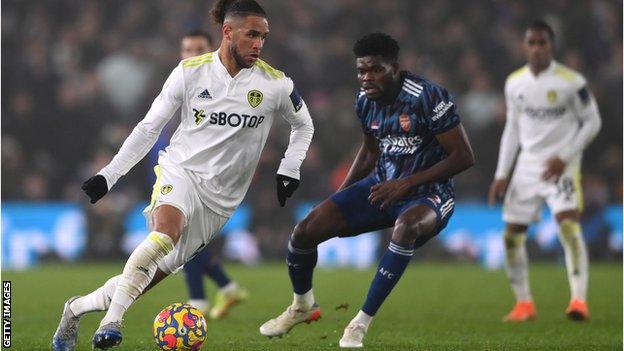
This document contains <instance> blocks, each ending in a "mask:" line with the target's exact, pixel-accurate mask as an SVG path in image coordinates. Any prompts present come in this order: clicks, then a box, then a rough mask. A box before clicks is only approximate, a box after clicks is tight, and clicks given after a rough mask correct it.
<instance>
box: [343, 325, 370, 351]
mask: <svg viewBox="0 0 624 351" xmlns="http://www.w3.org/2000/svg"><path fill="white" fill-rule="evenodd" d="M367 330H368V328H367V327H366V326H365V325H364V324H362V323H358V322H354V321H351V323H349V325H347V327H346V328H345V330H344V334H342V339H340V342H338V345H340V347H342V348H359V347H363V346H364V345H363V344H362V340H364V335H366V331H367Z"/></svg>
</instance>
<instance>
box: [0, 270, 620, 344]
mask: <svg viewBox="0 0 624 351" xmlns="http://www.w3.org/2000/svg"><path fill="white" fill-rule="evenodd" d="M122 266H123V264H122V263H121V262H119V263H114V264H110V263H109V264H86V263H76V264H72V265H45V266H42V267H39V268H36V269H33V270H30V271H26V272H3V275H2V279H3V280H11V281H12V283H13V286H12V290H13V291H12V293H13V296H12V313H13V315H12V318H11V320H12V328H13V334H12V341H13V346H12V349H13V350H49V347H50V346H49V345H50V340H51V336H52V334H53V333H54V330H55V328H56V325H57V323H58V320H59V317H60V313H61V310H62V307H63V303H64V301H65V300H66V299H67V298H69V297H70V296H73V295H77V294H85V293H88V292H90V291H92V290H93V289H95V288H97V287H99V286H100V285H101V284H102V283H103V282H104V281H105V280H106V279H107V278H108V277H110V276H112V275H114V274H117V273H118V272H120V271H121V269H122ZM227 269H228V272H229V273H230V274H231V276H232V277H233V278H235V279H236V280H238V281H239V282H240V283H241V284H242V285H244V286H245V287H247V288H248V289H249V290H250V292H251V298H250V300H249V301H247V302H246V303H244V304H242V305H240V306H237V307H235V308H234V309H233V311H232V313H231V314H230V316H228V317H227V318H226V319H224V320H221V321H209V322H208V339H207V341H206V343H205V344H204V347H203V348H202V350H298V351H299V350H336V349H338V346H337V345H338V340H339V339H340V336H341V335H342V330H343V328H344V327H345V326H346V324H347V323H348V322H349V320H350V319H351V318H352V317H353V316H354V315H355V313H356V312H357V311H358V309H359V308H360V306H361V304H362V302H363V300H364V297H365V295H366V291H367V289H368V285H369V283H370V281H371V278H372V275H373V272H374V270H373V269H370V270H366V271H358V270H350V269H336V270H324V269H317V271H316V272H315V279H314V281H315V295H316V298H317V301H318V302H319V304H320V305H321V308H322V309H323V318H321V320H320V321H319V322H317V323H312V324H310V325H306V324H303V325H301V326H298V327H295V328H294V329H293V330H292V331H291V332H290V334H288V335H287V336H285V337H284V338H282V339H276V338H274V339H271V340H269V339H267V338H265V337H262V336H261V335H260V334H259V332H258V327H259V326H260V325H261V324H262V323H263V322H264V321H266V320H267V319H268V318H272V317H274V316H276V315H277V314H279V313H281V312H282V311H283V310H284V308H285V307H286V306H287V305H288V304H289V303H290V301H291V298H292V293H291V290H290V283H289V280H288V274H287V271H286V266H285V265H280V264H269V265H261V266H259V267H243V266H237V265H230V266H227ZM530 277H531V283H532V288H533V295H534V298H535V300H536V304H537V311H538V318H537V320H536V321H533V322H530V323H524V324H505V323H501V317H502V316H503V315H504V314H505V313H506V312H508V310H509V309H510V308H511V307H512V304H513V298H512V293H511V290H510V288H509V286H508V283H507V279H506V277H505V275H504V273H503V272H502V271H497V272H487V271H484V270H483V269H482V268H480V267H478V266H476V265H467V264H436V263H421V262H414V263H413V264H412V265H410V267H409V268H408V269H407V271H406V273H405V274H404V275H403V278H402V280H401V281H400V282H399V284H398V285H397V287H396V288H395V289H394V291H393V293H392V294H391V295H390V297H389V298H388V300H386V303H385V304H384V305H383V306H382V308H381V310H380V312H379V313H378V314H377V316H376V317H375V320H374V321H373V324H372V325H371V328H370V329H369V332H368V335H367V337H366V339H365V349H367V350H621V348H622V266H621V265H620V264H593V265H592V266H591V274H590V284H589V286H590V289H589V306H590V312H591V315H592V319H591V321H589V322H585V323H578V322H571V321H568V320H567V319H566V318H565V315H564V309H565V308H566V306H567V303H568V298H569V289H568V283H567V280H566V276H565V269H564V267H563V266H560V265H554V264H551V265H544V264H533V265H532V266H531V271H530ZM206 286H207V288H208V289H207V291H208V292H209V293H210V295H212V294H213V293H214V291H215V288H214V286H213V285H212V283H208V282H206ZM186 300H187V291H186V286H185V284H184V282H183V276H182V275H181V274H179V275H177V276H172V277H170V278H168V279H167V280H165V281H164V282H163V283H161V284H160V285H159V286H157V287H156V288H154V289H153V290H152V291H150V292H149V293H148V294H147V295H146V296H144V297H142V298H141V299H139V300H138V301H137V302H136V303H135V304H134V305H133V306H132V307H131V308H130V310H129V312H128V313H127V314H126V318H125V327H124V329H123V331H124V341H123V343H122V344H121V346H120V348H119V350H157V348H156V346H155V344H154V342H153V340H152V336H151V326H152V321H153V319H154V317H155V315H156V314H157V313H158V312H159V311H160V310H161V309H162V308H163V307H164V306H166V305H168V304H170V303H173V302H184V301H186ZM343 304H348V309H347V310H345V309H344V308H338V309H337V308H336V307H337V306H340V305H343ZM102 316H103V313H93V314H90V315H87V316H85V317H84V318H83V320H82V322H81V328H80V336H79V341H80V342H79V347H78V350H90V349H91V345H90V340H91V336H92V333H93V332H94V331H95V329H96V327H97V325H98V323H99V321H100V319H101V318H102Z"/></svg>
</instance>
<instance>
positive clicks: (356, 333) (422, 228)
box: [339, 204, 438, 347]
mask: <svg viewBox="0 0 624 351" xmlns="http://www.w3.org/2000/svg"><path fill="white" fill-rule="evenodd" d="M437 233H438V213H437V212H436V211H435V210H434V209H433V208H431V207H430V206H427V205H424V204H417V205H414V206H412V207H410V208H408V209H407V210H405V211H404V212H403V213H402V214H401V215H400V216H399V217H398V218H397V220H396V223H395V226H394V231H393V232H392V239H391V241H390V244H389V245H388V249H386V252H385V253H384V254H383V256H382V257H381V260H380V261H379V266H378V267H377V272H376V274H375V277H374V278H373V281H372V283H371V285H370V288H369V290H368V295H367V297H366V300H365V302H364V305H363V306H362V308H361V310H360V311H359V312H358V314H357V315H356V316H355V318H353V319H352V320H351V322H350V323H349V325H348V326H347V327H346V328H345V331H344V334H343V336H342V339H340V343H339V344H340V347H362V340H363V338H364V335H365V334H366V332H367V330H368V327H369V326H370V323H371V321H372V319H373V317H374V316H375V314H376V313H377V311H378V310H379V308H380V307H381V305H382V304H383V302H384V301H385V299H386V298H387V297H388V295H389V294H390V292H391V291H392V289H393V288H394V286H395V285H396V283H397V282H398V281H399V279H401V276H402V275H403V272H404V271H405V268H406V267H407V265H408V264H409V261H410V259H411V258H412V255H413V253H414V249H415V248H417V247H420V246H422V245H424V244H425V243H426V242H427V241H428V240H429V239H430V238H432V237H434V236H435V235H436V234H437Z"/></svg>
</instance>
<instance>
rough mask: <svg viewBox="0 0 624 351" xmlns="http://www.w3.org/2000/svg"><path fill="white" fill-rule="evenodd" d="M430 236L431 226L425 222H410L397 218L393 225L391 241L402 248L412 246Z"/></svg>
mask: <svg viewBox="0 0 624 351" xmlns="http://www.w3.org/2000/svg"><path fill="white" fill-rule="evenodd" d="M431 236H432V228H431V225H429V224H428V223H426V222H425V221H412V220H409V219H407V218H403V217H399V218H398V219H397V220H396V222H395V224H394V232H393V233H392V241H393V242H395V243H397V244H399V245H404V246H412V245H414V243H415V242H416V241H417V240H419V239H425V238H427V239H428V238H430V237H431Z"/></svg>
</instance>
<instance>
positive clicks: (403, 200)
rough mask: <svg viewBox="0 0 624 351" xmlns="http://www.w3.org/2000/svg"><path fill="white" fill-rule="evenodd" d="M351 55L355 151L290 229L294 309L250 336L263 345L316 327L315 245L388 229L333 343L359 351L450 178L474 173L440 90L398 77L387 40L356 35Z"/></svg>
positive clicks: (448, 209)
mask: <svg viewBox="0 0 624 351" xmlns="http://www.w3.org/2000/svg"><path fill="white" fill-rule="evenodd" d="M354 53H355V57H356V67H357V77H358V80H359V82H360V85H361V90H360V91H359V93H358V94H357V99H356V106H355V112H356V115H357V117H358V119H359V121H360V122H361V125H362V130H363V136H362V146H361V147H360V150H359V152H358V154H357V156H356V158H355V160H354V162H353V165H352V166H351V170H350V171H349V173H348V175H347V178H346V179H345V181H344V183H343V184H342V186H341V187H340V189H339V190H338V192H337V193H335V194H334V195H332V196H331V197H330V198H329V199H327V200H325V201H323V202H322V203H321V204H320V205H318V206H317V207H315V208H314V210H312V212H310V214H308V216H307V217H306V218H305V219H304V220H303V221H301V222H300V223H299V224H297V226H296V227H295V229H294V231H293V233H292V236H291V238H290V242H289V244H288V256H287V262H288V271H289V275H290V279H291V282H292V285H293V290H294V301H293V303H292V305H291V306H289V307H288V308H287V310H286V312H284V313H282V314H281V315H280V316H278V317H277V318H274V319H272V320H269V321H268V322H266V323H265V324H264V325H262V326H261V327H260V332H261V333H262V334H263V335H266V336H279V335H282V334H284V333H286V332H288V331H289V330H290V329H291V328H292V327H293V326H295V325H296V324H299V323H301V322H309V321H311V320H316V319H318V318H319V317H320V315H321V312H320V308H319V306H318V305H317V304H316V301H315V299H314V296H313V293H312V272H313V270H314V267H315V265H316V261H317V250H316V247H317V245H318V244H320V243H322V242H324V241H326V240H328V239H330V238H333V237H336V236H341V237H345V236H353V235H358V234H361V233H365V232H369V231H372V230H376V229H381V228H388V227H394V230H393V233H392V240H391V242H390V244H389V246H388V249H387V250H386V252H385V253H384V255H383V257H382V258H381V261H380V263H379V267H378V269H377V273H376V274H375V277H374V278H373V281H372V283H371V286H370V289H369V291H368V296H367V297H366V300H365V302H364V305H363V306H362V308H361V310H360V311H359V312H358V314H357V315H356V316H355V318H353V320H352V321H351V322H350V323H349V325H348V326H347V327H346V328H345V331H344V334H343V337H342V339H341V340H340V346H341V347H361V346H362V340H363V339H364V335H365V334H366V332H367V330H368V327H369V325H370V323H371V321H372V318H373V316H374V315H375V313H377V310H378V309H379V307H380V306H381V304H382V303H383V301H384V300H385V299H386V297H387V296H388V294H390V291H391V290H392V288H393V287H394V285H395V284H396V283H397V282H398V280H399V279H400V277H401V275H402V274H403V271H404V270H405V268H406V267H407V264H408V263H409V260H410V258H411V257H412V255H413V253H414V249H416V248H418V247H420V246H422V245H423V244H425V243H426V242H427V240H429V239H430V238H432V237H434V236H435V235H436V234H438V233H439V232H440V231H441V230H442V229H443V228H444V227H445V226H446V224H447V223H448V220H449V218H450V217H451V215H452V214H453V209H454V197H455V195H454V189H453V180H452V176H453V175H455V174H457V173H460V172H462V171H464V170H465V169H467V168H469V167H471V166H472V165H473V164H474V156H473V154H472V149H471V147H470V143H469V142H468V138H467V136H466V133H465V131H464V128H463V127H462V125H461V123H460V121H459V116H458V114H457V108H456V106H455V102H454V101H453V99H452V97H451V96H450V94H449V93H448V92H447V91H446V90H445V89H444V88H442V87H440V86H438V85H436V84H434V83H432V82H430V81H428V80H426V79H424V78H422V77H419V76H417V75H414V74H411V73H410V72H406V71H401V70H399V64H398V53H399V46H398V44H397V42H396V41H395V40H394V39H392V38H391V37H390V36H388V35H386V34H383V33H372V34H369V35H366V36H364V37H363V38H362V39H360V40H358V41H357V42H356V43H355V46H354Z"/></svg>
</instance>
